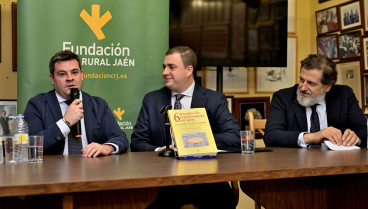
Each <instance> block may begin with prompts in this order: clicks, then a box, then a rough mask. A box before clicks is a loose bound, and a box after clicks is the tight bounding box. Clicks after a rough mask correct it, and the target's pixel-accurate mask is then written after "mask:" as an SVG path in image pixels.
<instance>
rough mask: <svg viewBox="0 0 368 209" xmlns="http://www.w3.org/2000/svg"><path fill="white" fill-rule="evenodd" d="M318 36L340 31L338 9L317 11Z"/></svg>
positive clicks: (331, 8)
mask: <svg viewBox="0 0 368 209" xmlns="http://www.w3.org/2000/svg"><path fill="white" fill-rule="evenodd" d="M316 24H317V34H318V35H321V34H325V33H331V32H334V31H338V30H339V17H338V13H337V7H330V8H327V9H324V10H320V11H316Z"/></svg>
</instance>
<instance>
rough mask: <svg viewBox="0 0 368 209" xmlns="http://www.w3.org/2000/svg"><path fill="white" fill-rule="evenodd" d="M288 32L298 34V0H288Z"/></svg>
mask: <svg viewBox="0 0 368 209" xmlns="http://www.w3.org/2000/svg"><path fill="white" fill-rule="evenodd" d="M287 31H288V33H289V34H296V0H288V30H287Z"/></svg>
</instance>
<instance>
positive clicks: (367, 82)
mask: <svg viewBox="0 0 368 209" xmlns="http://www.w3.org/2000/svg"><path fill="white" fill-rule="evenodd" d="M363 88H364V106H365V107H368V74H364V87H363Z"/></svg>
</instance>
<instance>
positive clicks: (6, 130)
mask: <svg viewBox="0 0 368 209" xmlns="http://www.w3.org/2000/svg"><path fill="white" fill-rule="evenodd" d="M0 124H1V127H2V128H3V134H4V135H5V134H9V132H10V131H9V123H8V119H7V118H5V117H4V116H2V115H1V116H0Z"/></svg>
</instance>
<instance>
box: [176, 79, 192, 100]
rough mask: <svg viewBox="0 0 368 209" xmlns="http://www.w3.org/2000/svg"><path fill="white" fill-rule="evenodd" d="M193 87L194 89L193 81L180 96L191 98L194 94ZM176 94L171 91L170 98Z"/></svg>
mask: <svg viewBox="0 0 368 209" xmlns="http://www.w3.org/2000/svg"><path fill="white" fill-rule="evenodd" d="M194 87H195V81H194V80H193V83H192V84H191V85H190V86H189V87H188V88H187V89H186V90H185V91H183V92H182V93H181V94H183V95H185V96H190V97H191V96H193V92H194ZM177 94H178V93H175V92H173V91H171V96H175V95H177Z"/></svg>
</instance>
